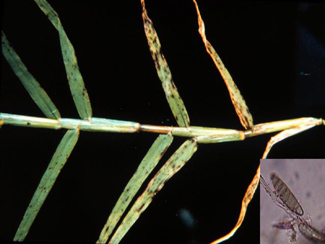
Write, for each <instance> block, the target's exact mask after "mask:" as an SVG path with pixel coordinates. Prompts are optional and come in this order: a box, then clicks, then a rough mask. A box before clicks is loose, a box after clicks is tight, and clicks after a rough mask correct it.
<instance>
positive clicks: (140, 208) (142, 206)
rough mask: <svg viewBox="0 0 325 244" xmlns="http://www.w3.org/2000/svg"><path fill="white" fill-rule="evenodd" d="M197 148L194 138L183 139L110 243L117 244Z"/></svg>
mask: <svg viewBox="0 0 325 244" xmlns="http://www.w3.org/2000/svg"><path fill="white" fill-rule="evenodd" d="M196 150H197V142H196V140H195V139H189V140H187V141H185V142H184V143H183V144H182V145H181V146H180V147H179V148H178V149H177V150H176V152H175V153H174V154H173V155H172V156H171V157H170V158H169V159H168V161H167V162H166V163H165V164H164V165H163V166H162V167H161V168H160V170H159V171H158V172H157V174H156V175H155V176H154V177H153V178H152V179H151V181H150V182H149V184H148V186H147V188H146V189H145V190H144V192H143V193H142V194H141V196H139V197H138V199H137V200H136V201H135V203H134V204H133V206H132V207H131V209H130V211H129V212H128V213H127V214H126V216H125V218H124V219H123V221H122V223H121V224H120V226H119V227H118V229H117V230H116V232H115V233H114V235H113V237H112V238H111V240H110V241H109V243H110V244H117V243H119V242H120V240H121V239H122V238H123V237H124V235H125V234H126V233H127V232H128V231H129V229H130V228H131V227H132V225H133V224H134V223H135V222H136V221H137V219H138V218H139V217H140V215H141V214H142V213H143V212H144V211H145V210H146V209H147V207H148V206H149V204H150V203H151V202H152V200H153V197H154V196H155V195H156V194H157V193H158V192H159V191H160V190H161V189H162V188H163V186H164V185H165V183H166V182H167V181H168V180H169V179H170V178H171V177H173V176H174V175H175V174H176V173H177V172H178V171H179V170H180V169H181V168H182V167H183V166H184V165H185V164H186V162H187V161H188V160H189V159H190V158H191V157H192V156H193V154H194V153H195V152H196Z"/></svg>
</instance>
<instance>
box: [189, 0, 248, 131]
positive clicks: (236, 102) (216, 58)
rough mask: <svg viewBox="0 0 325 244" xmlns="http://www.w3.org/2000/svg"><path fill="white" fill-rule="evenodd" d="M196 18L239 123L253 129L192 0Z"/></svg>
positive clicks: (241, 100) (241, 97)
mask: <svg viewBox="0 0 325 244" xmlns="http://www.w3.org/2000/svg"><path fill="white" fill-rule="evenodd" d="M193 2H194V4H195V7H196V12H197V17H198V24H199V33H200V35H201V37H202V40H203V43H204V46H205V48H206V51H207V52H208V54H209V55H210V57H211V58H212V60H213V62H214V64H215V65H216V67H217V68H218V70H219V72H220V74H221V76H222V78H223V80H224V82H225V84H226V86H227V89H228V92H229V95H230V98H231V102H232V104H233V105H234V108H235V110H236V113H237V115H238V117H239V120H240V123H241V124H242V126H243V127H244V128H245V129H250V128H252V127H253V125H254V124H253V117H252V115H251V113H250V112H249V109H248V106H247V105H246V102H245V100H244V97H243V96H242V95H241V93H240V91H239V89H238V87H237V85H236V84H235V82H234V80H233V79H232V77H231V75H230V73H229V71H228V70H227V68H226V66H225V65H224V64H223V62H222V60H221V58H220V56H219V55H218V53H217V52H216V50H215V49H214V48H213V46H212V45H211V43H210V42H209V41H208V40H207V38H206V35H205V27H204V22H203V19H202V17H201V14H200V10H199V6H198V4H197V3H196V1H195V0H193Z"/></svg>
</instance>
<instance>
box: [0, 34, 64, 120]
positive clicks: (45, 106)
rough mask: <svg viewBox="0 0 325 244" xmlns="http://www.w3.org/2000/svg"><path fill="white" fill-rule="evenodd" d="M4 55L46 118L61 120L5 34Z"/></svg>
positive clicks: (3, 37)
mask: <svg viewBox="0 0 325 244" xmlns="http://www.w3.org/2000/svg"><path fill="white" fill-rule="evenodd" d="M2 53H3V55H4V57H5V58H6V60H7V62H8V63H9V65H10V67H11V68H12V70H13V71H14V73H15V75H16V76H17V77H18V78H19V80H20V81H21V83H22V84H23V86H24V87H25V88H26V90H27V92H28V93H29V95H30V96H31V97H32V99H33V100H34V102H35V103H36V104H37V106H38V107H39V108H40V109H41V110H42V112H43V113H44V114H45V116H46V117H48V118H51V119H59V118H61V115H60V113H59V111H58V109H57V108H56V107H55V105H54V103H53V102H52V100H51V99H50V97H49V96H48V95H47V93H46V92H45V91H44V90H43V88H42V87H41V86H40V84H39V83H38V82H37V81H36V79H35V78H34V77H33V76H32V74H31V73H29V71H28V70H27V68H26V66H25V65H24V63H23V62H22V61H21V59H20V57H19V56H18V54H17V53H16V51H15V50H14V49H13V48H12V47H11V45H10V43H9V41H8V39H7V37H6V35H5V34H4V33H3V32H2Z"/></svg>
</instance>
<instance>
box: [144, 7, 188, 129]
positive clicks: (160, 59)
mask: <svg viewBox="0 0 325 244" xmlns="http://www.w3.org/2000/svg"><path fill="white" fill-rule="evenodd" d="M141 3H142V19H143V23H144V30H145V34H146V37H147V41H148V45H149V49H150V52H151V56H152V59H153V61H154V62H155V66H156V70H157V74H158V77H159V79H160V81H161V84H162V87H163V89H164V92H165V95H166V98H167V101H168V104H169V107H170V108H171V110H172V113H173V115H174V117H175V119H176V121H177V124H178V125H179V126H181V127H187V126H189V125H190V118H189V116H188V114H187V111H186V108H185V105H184V102H183V100H182V98H181V96H180V95H179V93H178V91H177V88H176V86H175V84H174V82H173V79H172V74H171V71H170V69H169V67H168V64H167V61H166V59H165V57H164V55H163V53H162V52H161V45H160V41H159V38H158V35H157V32H156V30H155V28H154V27H153V23H152V21H151V19H150V18H149V17H148V15H147V11H146V8H145V4H144V1H141Z"/></svg>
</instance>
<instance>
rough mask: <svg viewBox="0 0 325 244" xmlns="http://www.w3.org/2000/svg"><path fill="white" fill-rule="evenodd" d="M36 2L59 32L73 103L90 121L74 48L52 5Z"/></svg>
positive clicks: (86, 97) (81, 114) (87, 101)
mask: <svg viewBox="0 0 325 244" xmlns="http://www.w3.org/2000/svg"><path fill="white" fill-rule="evenodd" d="M35 2H36V3H37V5H38V6H39V8H40V9H41V10H42V11H43V13H44V14H45V15H46V16H47V17H48V18H49V20H50V21H51V23H52V24H53V25H54V27H55V28H56V29H57V30H58V32H59V37H60V44H61V52H62V57H63V61H64V66H65V70H66V73H67V78H68V81H69V86H70V91H71V94H72V98H73V101H74V103H75V105H76V108H77V110H78V113H79V116H80V117H81V118H82V119H86V120H89V119H90V118H91V117H92V109H91V104H90V100H89V95H88V92H87V90H86V87H85V83H84V81H83V78H82V75H81V73H80V70H79V66H78V62H77V57H76V54H75V51H74V48H73V46H72V44H71V42H70V40H69V38H68V36H67V34H66V33H65V31H64V29H63V26H62V25H61V21H60V19H59V16H58V14H57V13H56V12H55V10H54V9H53V8H52V7H51V5H50V4H48V2H47V1H45V0H35Z"/></svg>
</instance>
